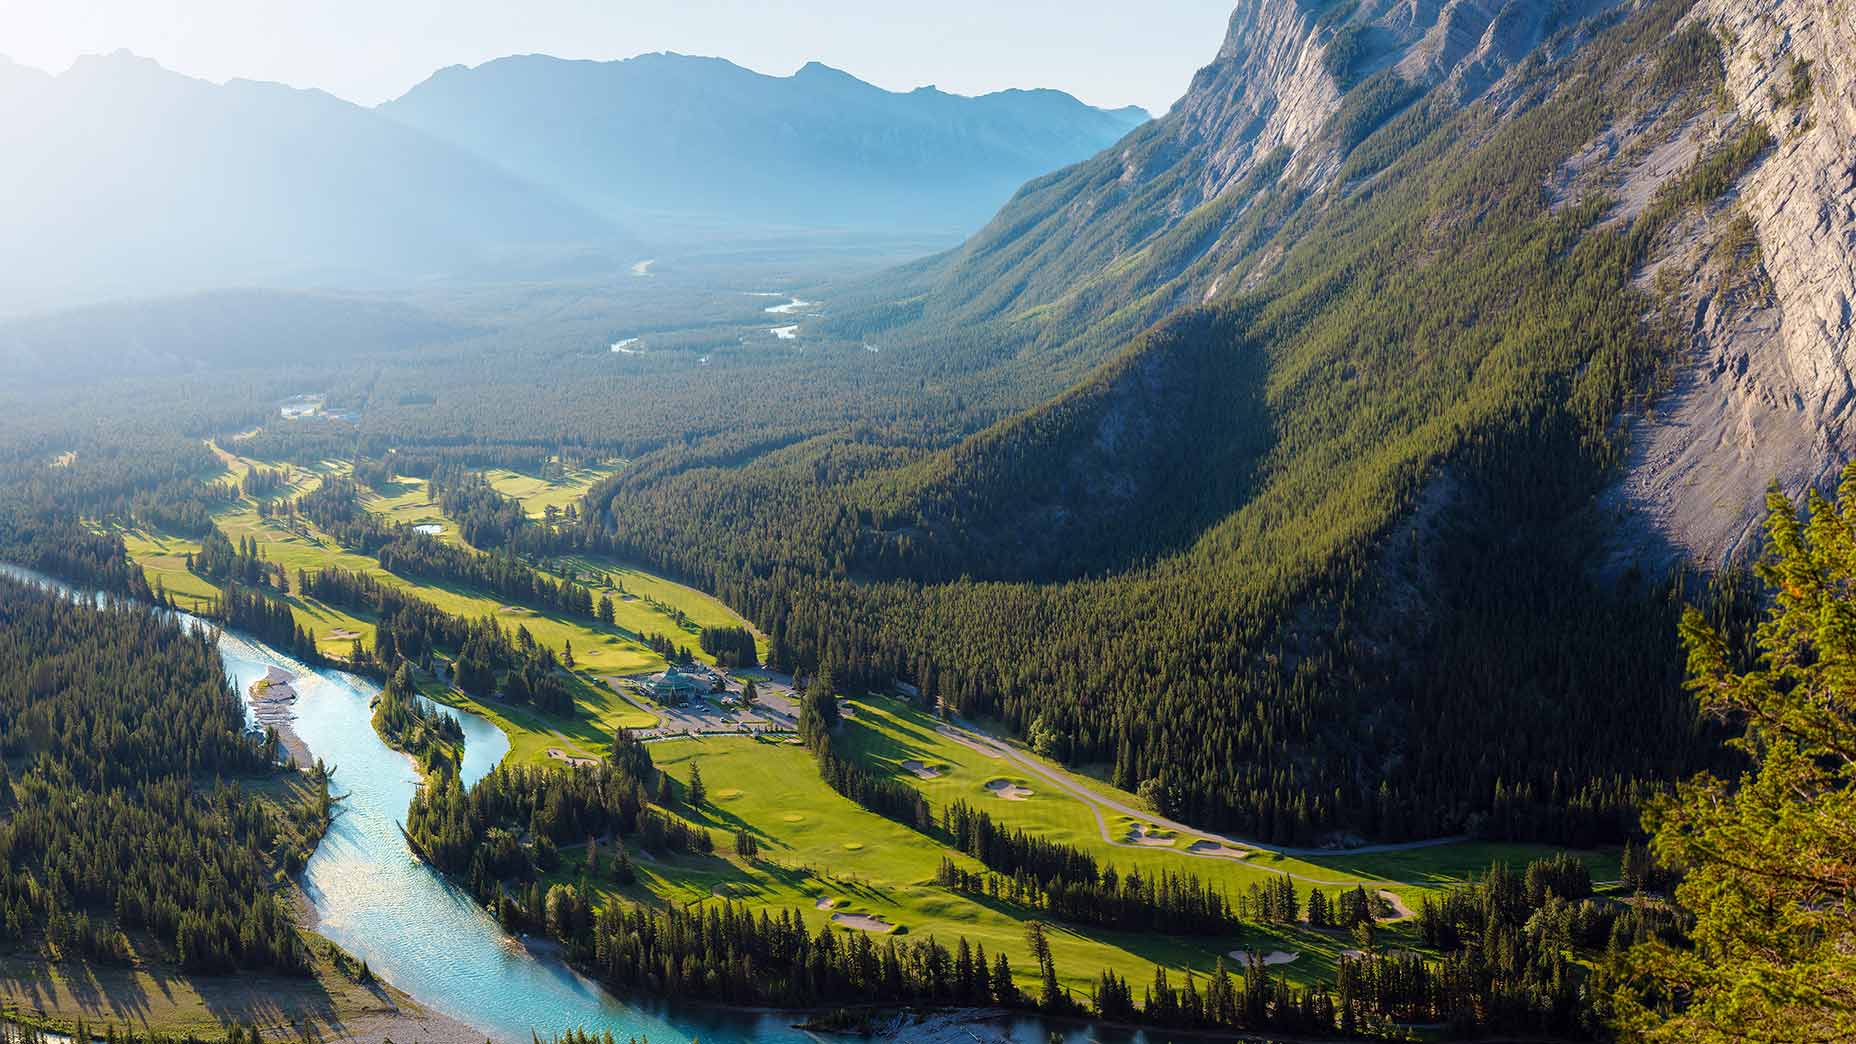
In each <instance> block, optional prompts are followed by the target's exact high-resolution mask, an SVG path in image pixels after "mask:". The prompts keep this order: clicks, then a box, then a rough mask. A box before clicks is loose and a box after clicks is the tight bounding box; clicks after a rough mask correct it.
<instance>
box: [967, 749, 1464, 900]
mask: <svg viewBox="0 0 1856 1044" xmlns="http://www.w3.org/2000/svg"><path fill="white" fill-rule="evenodd" d="M936 729H937V730H938V731H939V732H940V733H941V734H942V735H944V736H946V737H947V738H949V739H951V740H953V741H954V742H956V743H959V744H960V745H962V746H964V747H967V748H969V749H971V750H974V751H977V752H979V753H981V754H984V755H986V756H987V757H991V758H999V759H1003V760H1005V761H1009V762H1011V763H1012V764H1014V765H1016V766H1018V767H1019V768H1022V769H1024V770H1025V771H1027V772H1029V773H1031V774H1033V775H1035V776H1037V777H1038V778H1040V779H1042V780H1044V781H1045V782H1047V783H1049V784H1051V785H1052V786H1055V787H1057V788H1058V789H1060V790H1062V791H1064V792H1065V793H1067V794H1069V795H1071V796H1072V797H1075V798H1077V799H1078V800H1080V801H1082V802H1083V804H1085V805H1088V806H1089V810H1090V812H1092V813H1093V814H1094V815H1095V817H1096V827H1097V828H1098V829H1099V830H1100V831H1101V832H1102V840H1104V841H1106V842H1108V843H1109V844H1111V845H1116V846H1119V847H1122V848H1146V849H1148V850H1150V851H1152V850H1158V851H1168V852H1178V853H1179V854H1181V855H1187V856H1194V857H1197V858H1200V859H1223V860H1226V861H1232V859H1231V857H1230V856H1224V855H1218V854H1217V853H1215V852H1194V851H1191V850H1190V849H1186V848H1172V847H1163V848H1159V849H1155V847H1154V846H1151V845H1133V844H1129V843H1127V842H1126V841H1124V840H1123V839H1121V838H1118V837H1116V836H1114V835H1113V834H1112V833H1111V832H1110V831H1109V828H1108V820H1107V819H1105V818H1104V817H1103V815H1102V810H1103V809H1105V808H1106V809H1108V810H1110V811H1112V812H1116V813H1119V814H1121V815H1124V816H1129V817H1132V818H1134V819H1138V820H1141V821H1143V822H1147V823H1153V824H1155V825H1157V826H1160V827H1163V828H1165V829H1167V830H1171V831H1173V832H1175V833H1178V834H1185V835H1191V836H1193V837H1201V838H1204V839H1205V840H1207V841H1217V842H1221V843H1223V844H1227V845H1231V846H1233V847H1236V848H1247V849H1250V850H1252V851H1257V852H1273V853H1276V854H1278V855H1284V856H1296V857H1304V856H1316V857H1333V856H1352V855H1373V854H1375V853H1383V852H1409V851H1412V850H1414V849H1419V848H1434V847H1436V846H1438V845H1448V844H1454V843H1456V842H1458V841H1466V840H1468V838H1467V837H1464V836H1461V835H1458V836H1456V837H1434V838H1429V839H1426V840H1423V841H1405V842H1402V843H1399V844H1389V845H1364V846H1362V847H1359V848H1346V849H1336V848H1286V847H1279V846H1276V845H1266V844H1264V843H1262V842H1261V841H1252V840H1250V839H1248V838H1239V837H1232V836H1230V835H1227V834H1219V833H1214V832H1212V831H1209V830H1201V829H1199V828H1198V827H1194V826H1187V825H1186V824H1184V823H1181V822H1179V821H1178V820H1173V819H1168V818H1166V817H1165V816H1157V815H1155V814H1153V813H1152V812H1148V811H1144V810H1142V809H1137V808H1135V807H1133V806H1131V805H1128V804H1126V803H1124V802H1122V801H1119V800H1117V799H1115V798H1112V797H1107V796H1105V795H1102V794H1098V793H1096V792H1095V791H1093V790H1091V789H1089V788H1088V787H1085V786H1083V785H1082V784H1080V783H1077V782H1076V781H1075V780H1072V779H1070V778H1069V777H1068V776H1066V775H1064V774H1063V773H1061V772H1058V771H1056V770H1054V769H1051V768H1049V767H1047V766H1046V765H1044V763H1043V762H1040V761H1038V760H1037V759H1036V758H1033V757H1031V756H1030V755H1028V754H1025V753H1024V752H1022V751H1020V750H1018V749H1017V748H1015V747H1013V746H1011V745H1009V744H1006V743H1003V742H1001V741H999V740H997V739H994V738H993V737H991V736H989V735H987V734H986V733H984V732H981V731H979V730H978V729H976V728H973V727H972V726H970V725H966V724H964V723H961V722H959V721H958V720H956V721H955V722H953V723H951V724H943V725H938V726H936ZM1260 869H1261V868H1260ZM1277 872H1279V873H1280V872H1283V871H1277ZM1288 876H1289V877H1291V878H1293V879H1295V880H1297V881H1303V882H1306V883H1308V884H1314V885H1320V886H1322V887H1324V888H1327V887H1333V886H1336V885H1353V884H1369V885H1370V884H1378V885H1403V886H1409V887H1417V888H1430V887H1435V883H1434V882H1427V881H1393V880H1389V879H1385V878H1364V877H1350V878H1341V879H1333V878H1322V877H1312V876H1309V875H1306V874H1294V873H1291V874H1289V875H1288ZM1393 906H1394V907H1395V908H1398V909H1399V911H1400V914H1401V916H1410V914H1411V911H1410V908H1409V907H1406V906H1405V904H1404V903H1403V901H1394V902H1393Z"/></svg>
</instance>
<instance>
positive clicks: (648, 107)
mask: <svg viewBox="0 0 1856 1044" xmlns="http://www.w3.org/2000/svg"><path fill="white" fill-rule="evenodd" d="M379 111H381V112H382V113H383V114H385V115H387V116H389V117H391V118H392V119H394V120H397V121H399V122H400V123H403V124H405V125H407V126H410V127H413V128H416V129H418V130H421V131H424V132H425V133H427V134H429V135H432V136H433V137H436V138H439V139H441V140H444V141H447V142H450V143H452V144H454V145H456V146H458V147H460V148H463V149H466V150H468V151H470V152H472V153H474V154H475V155H477V156H478V157H480V158H482V159H485V160H488V161H489V162H492V163H495V164H497V165H499V166H501V167H503V168H505V169H507V170H511V171H514V172H516V173H517V174H519V175H521V176H523V177H525V178H528V179H530V180H532V181H535V182H537V183H539V184H542V185H545V186H547V187H549V188H552V189H554V190H556V191H559V192H560V193H562V194H563V195H565V196H567V197H568V198H570V199H572V200H574V201H575V202H577V203H579V204H580V205H582V206H584V207H586V208H587V209H589V210H592V211H594V212H596V213H600V214H604V215H606V216H607V217H609V218H613V219H615V220H620V221H629V220H631V219H633V218H635V217H641V216H650V217H656V216H661V215H669V214H674V215H683V216H690V217H698V218H701V219H703V220H708V219H711V218H722V219H725V220H728V221H731V222H739V221H748V222H757V223H759V222H771V223H776V224H779V225H783V226H788V227H790V226H793V225H803V226H814V227H837V228H845V227H855V226H858V225H861V224H875V225H878V226H880V227H883V228H885V229H888V230H892V231H893V230H894V229H896V228H898V227H902V228H908V229H910V230H927V229H934V230H936V231H947V232H951V231H957V230H960V229H962V228H969V229H970V228H975V227H978V225H979V224H980V222H981V221H983V220H984V219H985V217H986V216H987V215H989V214H991V213H992V212H993V211H994V210H996V209H997V207H998V205H999V204H1000V203H1002V202H1004V201H1005V199H1007V198H1008V197H1009V196H1010V195H1011V193H1012V191H1013V190H1014V189H1016V188H1017V187H1018V186H1019V185H1021V184H1023V183H1024V182H1025V181H1026V180H1028V179H1030V178H1033V177H1037V176H1039V175H1042V174H1046V173H1049V172H1050V171H1053V170H1055V169H1057V168H1059V167H1061V166H1063V165H1064V164H1066V163H1072V162H1075V161H1077V160H1079V159H1083V158H1085V157H1087V156H1090V155H1093V154H1094V153H1096V152H1098V151H1099V150H1101V149H1103V148H1105V147H1107V146H1108V145H1110V144H1112V143H1113V142H1114V141H1115V140H1116V139H1118V138H1119V137H1121V135H1122V134H1124V133H1126V132H1127V131H1128V130H1129V129H1131V128H1132V127H1134V126H1135V125H1137V124H1139V123H1141V122H1144V121H1145V119H1146V113H1144V112H1141V111H1140V110H1126V109H1124V110H1117V111H1113V112H1110V111H1104V110H1101V109H1095V108H1092V107H1090V106H1088V105H1085V104H1084V103H1082V102H1080V101H1078V100H1076V99H1075V98H1074V97H1071V96H1070V95H1068V94H1064V93H1063V92H1060V91H1048V90H1044V91H1001V92H995V93H992V94H986V95H982V96H980V97H966V96H963V95H958V94H949V93H946V92H944V91H942V90H941V89H940V88H938V87H935V86H933V85H928V86H923V87H918V88H915V89H914V90H911V91H901V92H899V91H892V90H888V89H885V88H882V87H878V86H875V85H873V84H870V83H868V82H866V81H864V80H861V79H859V78H858V77H856V76H855V75H853V74H851V73H849V72H846V71H844V70H842V69H838V68H835V67H833V66H830V65H827V64H825V63H824V62H822V61H816V60H815V61H809V62H806V63H805V64H804V65H801V66H800V67H799V68H798V69H796V70H795V71H794V72H793V73H792V74H791V75H789V76H776V75H768V74H765V73H761V72H756V71H754V70H750V69H745V68H743V67H741V66H738V65H735V64H734V63H732V62H729V61H727V60H725V59H721V58H700V57H692V56H687V55H679V54H673V53H669V52H659V53H655V54H644V55H638V56H636V57H633V58H627V59H621V60H615V61H600V62H568V61H562V60H560V59H550V58H546V57H545V56H531V57H528V58H523V59H516V58H504V59H498V60H496V61H493V62H487V63H485V64H483V65H480V66H478V67H476V68H475V69H470V70H451V69H447V70H444V71H442V72H441V73H438V74H434V75H433V76H432V77H430V78H429V79H427V80H426V81H425V82H423V83H421V84H419V85H418V86H415V87H414V88H412V89H411V90H409V91H407V92H406V94H405V95H403V96H401V97H400V98H397V99H395V100H393V101H391V102H388V103H386V104H385V105H382V106H381V107H380V110H379ZM541 113H545V114H546V117H545V118H541V119H538V118H537V114H541Z"/></svg>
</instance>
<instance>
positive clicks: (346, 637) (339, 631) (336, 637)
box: [329, 627, 361, 642]
mask: <svg viewBox="0 0 1856 1044" xmlns="http://www.w3.org/2000/svg"><path fill="white" fill-rule="evenodd" d="M359 637H361V632H359V631H350V630H349V629H348V628H346V627H336V628H333V629H332V630H330V631H329V638H330V640H332V641H337V642H351V641H354V640H355V639H356V638H359Z"/></svg>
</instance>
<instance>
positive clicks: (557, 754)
mask: <svg viewBox="0 0 1856 1044" xmlns="http://www.w3.org/2000/svg"><path fill="white" fill-rule="evenodd" d="M548 756H549V757H551V758H553V759H554V760H556V761H565V762H567V763H568V764H569V765H584V766H592V765H597V764H599V762H597V761H595V760H593V759H592V758H576V757H574V756H573V755H572V754H569V753H567V752H566V751H564V750H562V749H561V748H559V747H549V748H548Z"/></svg>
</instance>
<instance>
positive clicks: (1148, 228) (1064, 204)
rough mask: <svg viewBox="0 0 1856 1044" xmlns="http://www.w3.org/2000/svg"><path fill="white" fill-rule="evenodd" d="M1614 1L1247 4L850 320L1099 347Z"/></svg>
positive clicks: (1243, 256) (1231, 274)
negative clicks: (1120, 134) (1181, 78)
mask: <svg viewBox="0 0 1856 1044" xmlns="http://www.w3.org/2000/svg"><path fill="white" fill-rule="evenodd" d="M1609 6H1611V5H1610V3H1609V2H1607V0H1578V2H1574V3H1555V4H1544V3H1537V2H1534V0H1507V2H1493V3H1465V2H1461V0H1458V2H1450V3H1446V2H1440V0H1419V2H1394V0H1367V2H1364V3H1362V2H1359V0H1351V2H1343V0H1333V2H1325V3H1323V2H1276V0H1244V2H1243V3H1240V4H1239V5H1238V7H1237V9H1236V10H1235V11H1234V12H1233V13H1232V15H1231V19H1230V24H1229V28H1228V30H1227V33H1226V36H1225V40H1224V43H1223V45H1222V46H1221V47H1220V48H1219V50H1218V53H1217V55H1216V56H1215V57H1214V58H1213V60H1212V62H1211V63H1210V64H1208V65H1207V66H1205V67H1204V68H1203V69H1201V70H1200V71H1199V73H1198V75H1197V76H1196V77H1194V79H1193V82H1192V85H1191V88H1190V89H1189V90H1188V91H1187V93H1186V95H1185V97H1184V98H1182V99H1181V100H1180V102H1179V103H1178V104H1177V105H1176V106H1174V108H1173V110H1172V111H1171V112H1169V113H1168V114H1167V115H1166V116H1165V117H1163V118H1161V119H1158V120H1155V121H1154V122H1152V123H1150V124H1147V125H1145V126H1143V127H1141V128H1140V129H1138V130H1137V131H1135V132H1134V133H1132V134H1130V135H1129V136H1128V137H1127V138H1125V139H1123V140H1122V141H1121V142H1120V143H1118V144H1117V145H1116V146H1115V147H1114V148H1112V149H1109V150H1106V151H1104V152H1103V153H1102V154H1100V155H1098V156H1096V157H1094V158H1093V159H1091V160H1088V161H1086V162H1084V163H1080V164H1078V165H1076V166H1074V167H1071V168H1069V169H1067V170H1063V171H1059V172H1057V173H1054V174H1051V175H1049V176H1047V177H1044V178H1040V179H1038V180H1036V181H1033V182H1031V183H1030V184H1028V185H1026V186H1025V187H1024V188H1023V189H1021V190H1020V191H1019V193H1018V194H1017V195H1016V196H1015V197H1014V198H1013V200H1012V201H1011V203H1009V204H1008V205H1007V206H1006V207H1005V208H1004V209H1003V210H1001V211H1000V212H999V214H998V215H997V216H996V217H994V219H993V220H992V221H991V222H990V223H989V224H988V225H987V226H986V228H985V229H983V230H982V231H981V232H980V233H979V234H978V235H977V236H975V237H974V238H973V239H972V240H970V241H969V242H968V243H967V244H965V245H964V246H962V247H960V248H959V249H957V250H954V251H950V252H949V253H948V254H946V255H943V256H942V257H940V258H938V259H936V260H935V261H934V262H931V263H929V264H927V265H924V266H922V267H921V268H919V269H917V270H915V271H913V272H910V273H907V277H906V278H904V279H902V280H901V281H899V282H896V283H892V282H884V281H878V282H876V283H875V284H873V285H871V286H869V287H864V288H859V289H860V291H861V292H860V294H859V298H860V300H862V301H863V303H864V304H866V305H867V306H868V307H870V308H871V310H872V311H871V313H870V314H869V315H860V314H856V313H853V314H850V315H846V316H845V317H844V319H843V322H844V323H845V324H846V325H855V324H857V323H859V322H862V321H868V319H869V318H871V317H874V318H876V319H877V320H878V321H881V320H883V319H886V318H890V317H892V316H893V315H894V314H895V312H896V309H898V308H901V309H902V310H903V314H906V315H919V316H920V318H921V320H922V324H923V325H924V326H933V325H938V324H945V323H949V322H955V321H958V322H974V321H978V320H985V319H1001V320H1007V321H1008V325H1009V326H1010V327H1011V328H1013V332H1014V333H1016V334H1018V335H1019V336H1024V337H1029V338H1033V339H1034V340H1035V341H1036V343H1037V344H1038V346H1039V347H1040V349H1042V350H1043V351H1045V352H1049V351H1052V350H1054V349H1055V348H1056V347H1057V346H1059V345H1073V344H1074V342H1076V341H1078V340H1079V339H1083V340H1087V341H1089V342H1091V343H1092V344H1093V346H1094V347H1093V350H1094V352H1097V353H1099V352H1100V351H1102V350H1104V348H1105V347H1106V346H1108V345H1112V344H1114V343H1115V342H1116V341H1117V340H1118V339H1125V338H1126V337H1128V336H1129V335H1131V334H1132V333H1134V332H1136V331H1138V330H1139V329H1141V328H1143V327H1145V326H1147V325H1148V324H1151V323H1152V322H1154V321H1155V320H1156V319H1157V318H1159V317H1160V316H1161V315H1163V314H1165V313H1167V312H1169V311H1172V310H1173V309H1176V308H1178V307H1181V306H1184V305H1187V304H1192V303H1197V302H1199V301H1201V300H1205V299H1208V298H1209V297H1210V296H1212V295H1213V294H1215V293H1216V292H1217V291H1218V290H1220V289H1229V288H1231V287H1233V286H1235V285H1237V284H1238V283H1241V282H1244V281H1246V280H1254V279H1256V278H1258V276H1257V275H1256V274H1255V273H1257V272H1258V271H1259V270H1266V269H1267V268H1268V265H1269V262H1270V260H1271V259H1273V258H1274V257H1276V256H1277V254H1278V251H1276V250H1265V249H1264V247H1265V246H1266V244H1268V243H1269V242H1270V241H1271V237H1272V234H1273V233H1275V232H1276V231H1277V230H1279V229H1280V228H1281V227H1282V226H1283V224H1284V222H1285V221H1286V220H1287V218H1288V215H1289V214H1291V213H1292V212H1294V211H1295V210H1296V209H1297V208H1298V207H1299V206H1300V205H1301V204H1302V202H1303V201H1304V200H1305V199H1306V198H1307V197H1308V196H1309V195H1310V194H1313V193H1317V192H1319V191H1320V190H1321V189H1323V188H1326V187H1327V186H1329V185H1331V184H1333V183H1334V182H1335V181H1337V180H1340V181H1345V182H1358V181H1361V180H1364V179H1367V178H1370V177H1371V176H1372V175H1373V174H1375V173H1377V171H1378V170H1379V169H1380V168H1382V167H1383V166H1384V165H1385V164H1386V163H1387V162H1389V161H1390V159H1391V158H1392V157H1393V156H1395V155H1396V154H1397V150H1398V149H1399V148H1400V147H1402V146H1404V145H1407V144H1409V143H1410V139H1409V135H1408V134H1407V135H1404V136H1393V135H1388V136H1384V137H1382V138H1381V139H1380V140H1379V141H1378V142H1377V143H1376V147H1374V148H1369V149H1364V150H1360V151H1359V152H1358V153H1357V154H1356V152H1355V150H1356V147H1357V146H1359V145H1360V144H1361V142H1362V140H1363V139H1365V138H1366V137H1367V136H1368V135H1369V134H1371V133H1372V132H1373V131H1375V130H1376V129H1377V128H1379V127H1380V126H1382V125H1383V124H1385V123H1386V122H1387V121H1389V120H1391V119H1393V118H1394V117H1396V116H1397V115H1399V114H1400V113H1402V112H1404V111H1406V110H1407V109H1408V108H1411V107H1413V106H1417V105H1419V103H1420V102H1422V106H1421V107H1422V108H1425V109H1426V110H1427V113H1426V118H1427V119H1429V120H1430V121H1432V122H1434V121H1435V120H1436V119H1437V118H1438V117H1439V116H1441V115H1442V114H1444V113H1447V112H1451V111H1455V110H1456V109H1457V108H1459V107H1460V106H1462V105H1463V104H1465V103H1467V102H1469V101H1471V100H1474V99H1475V98H1477V97H1479V96H1481V94H1482V93H1483V92H1484V91H1485V90H1487V89H1488V87H1489V85H1490V84H1491V83H1492V82H1494V81H1496V80H1497V79H1498V78H1499V77H1500V76H1501V75H1502V74H1503V72H1505V71H1506V70H1507V69H1508V68H1510V67H1511V66H1513V65H1514V64H1515V63H1516V62H1518V61H1519V60H1521V59H1522V58H1523V57H1525V56H1526V55H1528V54H1529V53H1531V52H1533V51H1534V50H1535V48H1536V47H1537V46H1538V45H1540V44H1541V43H1542V42H1543V41H1545V40H1547V39H1548V38H1550V37H1551V36H1552V35H1553V34H1554V33H1556V32H1559V31H1561V30H1563V29H1565V28H1566V27H1568V26H1571V25H1574V24H1576V23H1577V22H1578V21H1579V20H1580V19H1581V18H1584V17H1586V16H1588V15H1590V14H1592V13H1594V12H1596V11H1599V10H1603V9H1605V8H1606V7H1609ZM1408 125H1409V123H1408Z"/></svg>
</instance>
